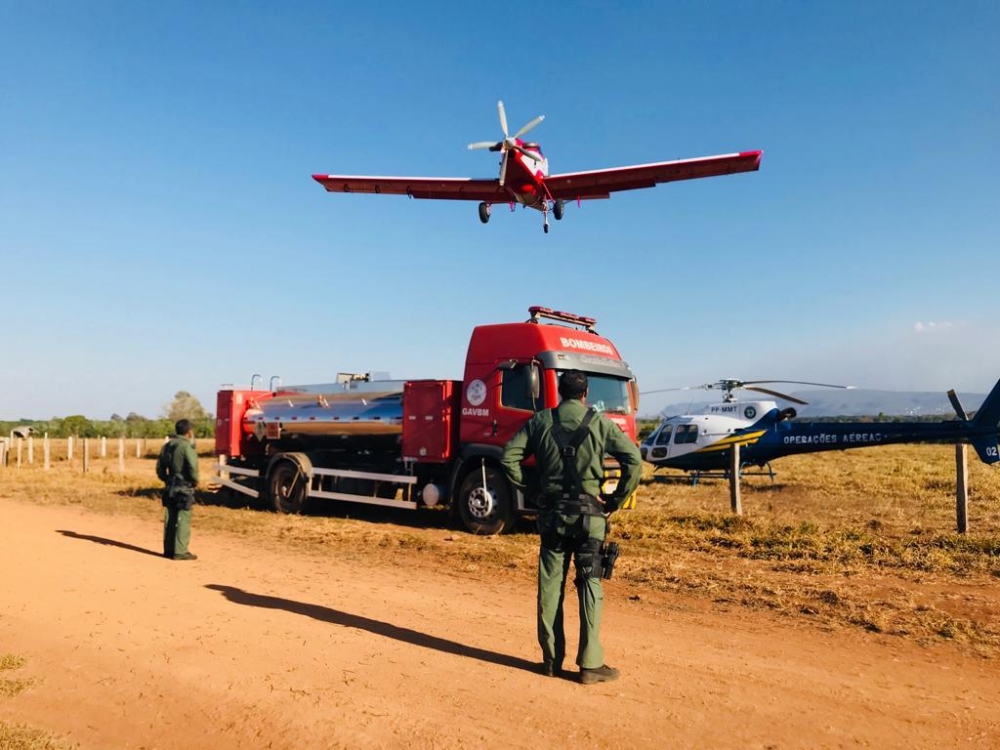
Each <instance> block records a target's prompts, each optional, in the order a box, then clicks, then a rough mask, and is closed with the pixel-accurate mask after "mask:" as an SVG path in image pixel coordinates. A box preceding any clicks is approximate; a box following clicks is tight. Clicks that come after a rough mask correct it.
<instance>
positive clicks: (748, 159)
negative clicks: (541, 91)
mask: <svg viewBox="0 0 1000 750" xmlns="http://www.w3.org/2000/svg"><path fill="white" fill-rule="evenodd" d="M763 153H764V152H763V151H743V152H741V153H738V154H723V155H721V156H705V157H701V158H699V159H681V160H680V161H661V162H658V163H656V164H638V165H636V166H632V167H612V168H611V169H595V170H591V171H588V172H569V173H567V174H557V175H550V176H549V177H547V178H546V180H545V185H546V186H547V187H548V189H549V192H550V193H551V195H552V197H553V198H562V199H569V200H576V199H583V198H606V197H608V194H609V193H613V192H616V191H618V190H636V189H638V188H651V187H654V186H655V185H658V184H659V183H661V182H674V181H676V180H693V179H696V178H698V177H719V176H721V175H726V174H736V173H737V172H756V171H757V170H758V169H760V159H761V156H762V155H763ZM328 189H329V188H328Z"/></svg>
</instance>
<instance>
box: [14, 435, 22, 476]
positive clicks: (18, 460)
mask: <svg viewBox="0 0 1000 750" xmlns="http://www.w3.org/2000/svg"><path fill="white" fill-rule="evenodd" d="M14 445H16V446H17V468H19V469H20V468H21V438H15V439H14Z"/></svg>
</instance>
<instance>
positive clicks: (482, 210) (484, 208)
mask: <svg viewBox="0 0 1000 750" xmlns="http://www.w3.org/2000/svg"><path fill="white" fill-rule="evenodd" d="M479 220H480V221H481V222H483V224H488V223H489V221H490V205H489V204H488V203H480V204H479Z"/></svg>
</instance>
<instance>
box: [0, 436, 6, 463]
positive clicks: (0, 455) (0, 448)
mask: <svg viewBox="0 0 1000 750" xmlns="http://www.w3.org/2000/svg"><path fill="white" fill-rule="evenodd" d="M6 465H7V438H5V437H4V438H0V467H3V466H6Z"/></svg>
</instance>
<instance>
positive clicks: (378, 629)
mask: <svg viewBox="0 0 1000 750" xmlns="http://www.w3.org/2000/svg"><path fill="white" fill-rule="evenodd" d="M205 588H207V589H211V590H212V591H218V592H219V593H221V594H222V595H223V596H224V597H226V599H228V600H229V601H231V602H234V603H235V604H243V605H245V606H248V607H263V608H265V609H283V610H285V611H286V612H292V613H294V614H297V615H304V616H306V617H312V618H313V619H314V620H320V621H321V622H328V623H331V624H333V625H341V626H343V627H347V628H355V629H357V630H364V631H366V632H369V633H374V634H375V635H380V636H382V637H383V638H392V639H393V640H397V641H402V642H403V643H409V644H412V645H414V646H420V647H422V648H429V649H433V650H435V651H441V652H442V653H446V654H454V655H455V656H465V657H468V658H470V659H478V660H479V661H484V662H487V663H489V664H498V665H500V666H502V667H509V668H511V669H523V670H525V671H528V672H537V671H538V670H539V665H538V664H535V663H534V662H530V661H527V660H526V659H520V658H518V657H516V656H511V655H509V654H501V653H498V652H496V651H489V650H487V649H483V648H477V647H475V646H468V645H466V644H464V643H459V642H457V641H450V640H448V639H446V638H439V637H437V636H434V635H428V634H427V633H421V632H420V631H419V630H412V629H410V628H401V627H399V626H398V625H393V624H391V623H388V622H382V621H381V620H373V619H371V618H370V617H363V616H361V615H354V614H351V613H349V612H341V611H340V610H337V609H332V608H330V607H323V606H320V605H318V604H307V603H306V602H297V601H294V600H292V599H282V598H280V597H277V596H264V595H262V594H251V593H250V592H248V591H244V590H243V589H239V588H236V587H235V586H223V585H221V584H215V583H210V584H206V585H205Z"/></svg>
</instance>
